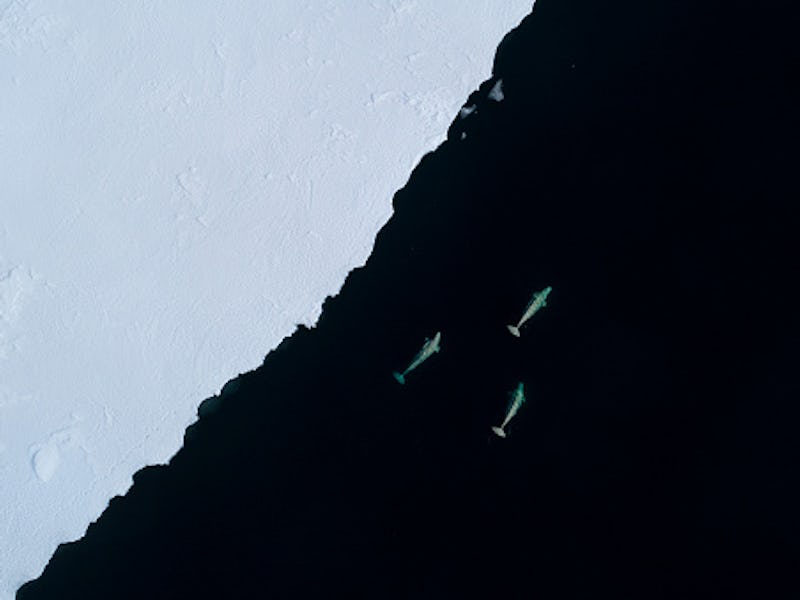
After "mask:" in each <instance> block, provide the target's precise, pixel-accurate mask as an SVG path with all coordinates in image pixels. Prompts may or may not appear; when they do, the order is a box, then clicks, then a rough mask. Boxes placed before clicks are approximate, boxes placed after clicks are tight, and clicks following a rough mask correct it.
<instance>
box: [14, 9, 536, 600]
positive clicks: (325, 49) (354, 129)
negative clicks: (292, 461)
mask: <svg viewBox="0 0 800 600" xmlns="http://www.w3.org/2000/svg"><path fill="white" fill-rule="evenodd" d="M531 5H532V2H531V1H530V0H506V1H504V2H494V1H491V0H473V1H472V2H471V3H470V8H469V10H464V9H463V6H462V5H461V3H457V2H455V1H452V0H447V1H444V0H436V1H433V0H424V1H423V0H419V1H414V0H407V1H401V0H373V1H372V2H370V3H352V4H347V3H332V2H324V1H320V2H316V3H297V2H293V1H288V0H282V1H276V2H270V3H263V2H256V1H254V0H250V1H247V0H238V1H233V2H227V3H218V2H211V1H210V0H198V1H196V2H192V3H191V6H189V5H188V4H184V5H182V6H179V5H175V4H164V3H152V2H146V1H144V0H132V1H130V2H126V3H102V2H100V3H98V2H80V1H79V2H69V3H67V2H60V1H58V0H48V1H44V2H35V1H29V0H6V1H5V2H0V98H2V101H0V182H2V184H1V185H0V530H1V531H2V534H0V600H7V599H8V598H11V597H12V595H13V593H14V590H15V589H16V588H17V587H18V586H19V585H21V584H22V583H23V582H24V581H26V580H28V579H31V578H33V577H36V576H37V575H38V574H39V573H40V572H41V570H42V569H43V567H44V565H45V564H46V562H47V560H48V559H49V557H50V555H51V554H52V552H53V551H54V550H55V548H56V546H57V544H58V543H60V542H64V541H69V540H74V539H77V538H79V537H80V536H81V535H82V534H83V533H84V531H85V529H86V527H87V525H88V524H89V523H90V522H91V521H92V520H93V519H95V518H97V516H98V515H99V514H100V513H101V511H102V510H103V509H104V507H105V506H106V504H107V503H108V500H109V499H110V498H111V497H112V496H114V495H116V494H121V493H124V492H125V491H126V490H127V489H128V487H129V486H130V484H131V476H132V474H133V473H134V472H135V471H136V470H138V469H139V468H141V467H142V466H144V465H146V464H155V463H162V462H166V461H167V460H168V459H169V458H170V457H171V456H172V455H173V454H174V453H175V452H176V451H177V450H178V448H179V447H180V445H181V443H182V437H183V433H184V429H185V428H186V426H187V425H189V424H190V423H191V422H192V421H193V420H194V419H195V413H196V409H197V406H198V404H199V403H200V402H201V401H202V400H203V399H205V398H206V397H208V396H210V395H213V394H215V393H216V392H217V391H218V390H219V389H220V387H221V386H222V385H223V384H224V383H225V381H227V380H228V379H230V378H232V377H234V376H236V375H237V374H239V373H240V372H244V371H248V370H250V369H252V368H254V367H256V366H258V364H260V363H261V361H262V360H263V358H264V355H265V353H267V352H268V351H269V350H270V349H271V348H274V347H275V346H276V345H277V344H278V343H279V342H280V340H281V339H282V338H283V337H284V336H286V335H288V334H290V333H291V332H292V330H293V329H294V327H295V325H296V324H297V323H305V324H313V323H314V322H315V320H316V319H317V317H318V315H319V311H320V307H321V303H322V301H323V299H324V298H325V296H326V295H328V294H333V293H336V292H337V290H338V289H339V287H340V286H341V284H342V283H343V281H344V278H345V276H346V274H347V273H348V272H349V271H350V270H351V269H352V268H354V267H355V266H358V265H360V264H362V263H363V262H364V260H365V259H366V257H367V255H368V254H369V251H370V249H371V247H372V243H373V239H374V236H375V233H376V232H377V231H378V229H379V228H380V227H381V225H382V224H383V223H385V222H386V220H387V219H388V217H389V215H390V211H391V197H392V194H393V192H394V191H395V190H396V189H398V188H399V187H401V186H402V185H403V183H404V182H405V180H406V178H407V177H408V175H409V173H410V172H411V169H412V168H413V166H414V165H415V164H416V162H417V161H418V159H419V158H420V157H421V155H422V154H424V153H425V152H426V151H429V150H431V149H433V148H434V147H435V146H436V145H437V143H439V142H440V141H441V140H443V139H444V135H445V132H446V130H447V127H448V125H449V123H450V121H451V120H452V118H453V116H455V115H456V114H457V113H458V110H459V107H460V105H461V103H462V102H463V101H464V99H465V98H466V97H467V96H468V94H469V93H470V91H472V90H473V89H475V88H476V87H477V86H478V85H479V84H480V82H481V80H483V79H485V78H486V77H488V76H489V75H490V71H491V63H492V58H493V55H494V50H495V48H496V46H497V44H498V43H499V42H500V40H501V39H502V37H503V35H504V34H505V33H506V32H507V31H508V30H510V29H511V28H512V27H514V26H515V25H516V24H517V23H518V22H519V21H520V20H521V18H522V17H523V16H524V15H525V14H526V13H527V12H529V11H530V8H531Z"/></svg>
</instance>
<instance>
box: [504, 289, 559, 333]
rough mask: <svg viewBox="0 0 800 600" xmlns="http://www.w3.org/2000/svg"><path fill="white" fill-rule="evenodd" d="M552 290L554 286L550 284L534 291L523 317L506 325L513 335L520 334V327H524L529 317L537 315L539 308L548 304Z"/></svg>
mask: <svg viewBox="0 0 800 600" xmlns="http://www.w3.org/2000/svg"><path fill="white" fill-rule="evenodd" d="M552 291H553V288H552V287H551V286H549V285H548V286H547V287H546V288H544V289H543V290H542V291H540V292H534V294H533V297H532V298H531V300H530V302H528V306H526V307H525V312H524V313H522V318H520V320H519V323H517V324H516V325H506V327H508V330H509V331H510V332H511V335H514V336H516V337H519V336H520V333H519V329H520V327H522V326H523V325H524V324H525V322H526V321H527V320H528V319H530V318H531V317H532V316H533V315H535V314H536V313H537V312H538V311H539V309H542V308H544V307H545V306H547V296H548V294H549V293H550V292H552Z"/></svg>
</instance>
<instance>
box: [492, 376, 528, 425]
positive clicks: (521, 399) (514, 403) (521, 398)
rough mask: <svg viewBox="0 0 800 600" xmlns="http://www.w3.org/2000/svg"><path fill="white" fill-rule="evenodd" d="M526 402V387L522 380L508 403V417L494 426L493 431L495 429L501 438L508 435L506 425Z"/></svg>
mask: <svg viewBox="0 0 800 600" xmlns="http://www.w3.org/2000/svg"><path fill="white" fill-rule="evenodd" d="M524 403H525V389H524V386H523V385H522V382H520V383H519V384H518V385H517V387H516V388H515V389H514V391H513V392H511V402H509V404H508V412H506V418H505V419H503V423H502V424H500V425H497V426H495V427H492V431H494V432H495V433H496V434H497V435H499V436H500V437H501V438H504V437H506V431H505V426H506V425H508V422H509V421H510V420H511V419H513V418H514V415H515V414H517V413H518V412H519V409H520V407H521V406H522V405H523V404H524Z"/></svg>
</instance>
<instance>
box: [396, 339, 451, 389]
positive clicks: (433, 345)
mask: <svg viewBox="0 0 800 600" xmlns="http://www.w3.org/2000/svg"><path fill="white" fill-rule="evenodd" d="M441 341H442V332H441V331H437V332H436V335H434V336H433V339H428V338H425V343H424V344H422V349H421V350H420V351H419V352H417V354H416V356H415V357H414V358H413V360H412V361H411V364H409V365H408V366H407V367H406V370H405V371H403V372H402V373H399V372H397V371H395V372H394V373H392V375H393V376H394V378H395V379H396V380H397V382H398V383H400V384H403V383H405V382H406V375H408V374H409V373H410V372H411V371H413V370H414V369H416V368H417V367H418V366H420V365H421V364H422V363H424V362H425V361H426V360H428V359H429V358H430V357H431V356H433V353H434V352H439V350H441V346H440V345H439V342H441Z"/></svg>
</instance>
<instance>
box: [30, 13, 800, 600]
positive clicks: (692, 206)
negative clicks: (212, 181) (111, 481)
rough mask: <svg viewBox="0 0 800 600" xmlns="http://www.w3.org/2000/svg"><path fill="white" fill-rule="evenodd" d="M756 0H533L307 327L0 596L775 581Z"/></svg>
mask: <svg viewBox="0 0 800 600" xmlns="http://www.w3.org/2000/svg"><path fill="white" fill-rule="evenodd" d="M644 5H646V6H644ZM722 6H724V7H725V9H724V10H722V8H721V7H722ZM775 7H777V3H776V4H775ZM773 8H774V7H773V6H772V5H771V4H770V3H766V4H764V5H759V7H744V6H739V5H738V4H737V3H736V2H727V3H725V4H724V5H722V4H720V5H719V6H714V5H713V3H686V4H682V3H676V2H670V3H666V2H664V3H662V2H651V3H642V2H619V3H616V4H614V5H613V6H608V5H606V4H605V3H594V2H582V1H578V0H538V1H537V4H536V9H535V11H534V13H533V16H532V17H529V18H528V19H526V21H525V22H524V23H523V24H522V25H521V27H520V28H518V29H517V30H515V31H514V32H512V33H510V34H509V35H508V36H507V38H506V39H505V40H504V41H503V43H502V45H501V46H500V48H499V50H498V53H497V57H496V64H495V78H493V79H492V80H491V81H488V82H486V83H485V84H484V85H483V86H481V89H480V90H478V91H476V92H475V93H474V94H473V96H472V97H471V98H470V99H469V100H468V101H467V102H466V103H465V104H472V103H475V104H476V105H477V111H476V112H474V113H473V114H472V115H470V116H469V117H467V118H464V119H460V118H457V119H456V120H455V122H454V123H453V125H452V126H451V128H450V132H449V139H448V141H447V142H446V143H445V144H444V145H443V146H442V147H441V148H439V149H438V150H437V151H436V152H435V153H432V154H430V155H428V156H427V157H425V159H424V160H423V161H422V163H421V164H420V165H419V166H418V167H417V169H416V170H415V171H414V173H413V174H412V176H411V178H410V180H409V182H408V184H407V185H406V187H405V188H403V189H402V190H401V191H399V192H398V193H397V195H396V196H395V198H394V205H395V214H394V216H393V217H392V219H391V221H390V223H389V224H388V225H387V226H386V227H385V228H384V229H383V230H382V231H381V232H380V234H379V236H378V239H377V242H376V246H375V250H374V252H373V254H372V256H371V257H370V259H369V261H368V263H367V265H366V267H365V268H363V269H359V270H357V271H355V272H353V273H352V274H351V275H350V277H349V278H348V281H347V284H346V285H345V287H344V289H343V290H342V293H341V294H340V295H339V296H337V297H336V298H334V299H330V300H328V301H327V303H326V305H325V309H324V312H323V315H322V318H321V320H320V322H319V324H318V326H317V327H316V328H314V329H313V330H306V329H300V330H298V331H297V333H295V335H294V336H292V337H291V338H290V339H288V340H286V341H284V342H283V343H282V344H281V346H280V347H279V348H278V349H277V350H275V351H274V352H272V353H271V354H270V355H269V356H268V357H267V359H266V361H265V363H264V365H263V366H262V367H261V368H259V369H258V370H257V371H255V372H252V373H249V374H246V375H243V376H241V377H240V378H238V379H237V380H235V381H233V382H231V383H229V384H228V386H226V389H225V391H224V393H223V394H222V397H220V398H214V399H211V400H208V401H206V402H205V403H204V404H203V406H202V407H201V410H200V413H201V419H200V421H199V422H198V423H197V424H196V425H194V426H193V427H191V428H190V430H189V431H187V434H186V443H185V446H184V448H183V449H182V450H181V451H180V452H179V454H178V455H177V456H176V457H175V458H174V459H173V460H172V461H171V463H170V465H169V466H168V467H155V468H147V469H144V470H143V471H141V472H139V473H138V474H137V475H136V476H135V478H134V481H135V485H134V487H133V488H132V489H131V491H130V492H129V493H128V494H127V495H126V496H125V497H124V498H116V499H114V500H112V502H111V503H110V505H109V508H108V509H107V510H106V512H105V513H104V514H103V516H102V517H101V518H100V520H99V521H98V522H97V523H96V524H94V525H92V526H91V527H90V529H89V532H88V534H87V536H86V537H85V538H84V539H83V540H82V541H80V542H78V543H73V544H66V545H63V546H61V547H60V548H59V550H58V552H57V553H56V555H55V557H54V558H53V560H52V561H51V563H50V565H49V566H48V568H47V569H46V571H45V573H44V575H43V576H42V577H41V578H40V579H39V580H37V581H35V582H32V583H30V584H28V585H27V586H26V587H24V588H23V590H21V592H20V593H19V595H18V597H19V598H23V599H25V600H28V599H44V598H48V599H49V598H53V599H56V598H57V599H69V598H76V599H77V598H80V599H94V598H153V599H160V598H164V599H166V598H437V599H440V598H471V597H475V598H589V597H591V598H603V597H614V598H648V599H650V598H653V599H655V598H688V597H698V598H699V597H702V598H739V597H741V598H778V597H798V596H797V595H796V593H797V591H798V583H797V580H796V572H797V567H798V556H799V554H798V551H800V520H799V519H798V516H797V515H798V511H797V506H798V501H800V494H798V486H797V483H796V481H797V476H798V468H797V465H798V458H800V456H799V455H800V452H798V443H797V434H796V430H797V423H798V417H800V409H798V400H799V399H800V393H798V392H800V386H799V385H798V381H797V376H796V374H797V371H798V367H797V365H798V360H797V359H798V354H799V353H798V349H797V343H796V342H797V339H798V334H800V319H799V318H798V315H797V311H796V310H795V296H794V294H793V292H792V290H793V288H794V285H793V280H794V279H796V277H797V256H798V253H797V243H796V239H797V238H796V236H797V229H796V224H797V221H796V220H795V218H794V213H793V210H792V205H793V204H794V203H795V202H796V200H797V197H798V195H797V190H796V188H797V185H796V182H795V177H796V176H795V174H794V173H793V170H795V169H796V158H797V154H796V144H797V139H798V138H797V129H796V127H795V126H796V121H797V116H796V106H797V105H796V103H795V99H794V98H792V97H791V95H790V92H789V86H788V82H789V76H790V74H791V73H792V72H793V71H792V69H793V68H794V65H796V64H797V63H796V58H797V53H796V51H795V48H794V46H795V45H796V41H795V40H794V34H793V33H792V31H793V30H792V24H791V23H790V22H789V19H788V17H787V15H785V14H784V13H780V12H778V11H776V10H773ZM748 11H749V12H748ZM756 11H757V12H756ZM497 78H502V79H503V89H504V92H505V100H504V101H503V102H501V103H497V102H494V101H492V100H490V99H487V97H486V95H487V92H488V91H489V89H491V87H492V86H493V84H494V83H495V81H496V79H497ZM462 133H466V137H463V136H462ZM462 137H463V139H462ZM548 285H550V286H552V287H553V291H552V293H551V295H550V298H549V299H548V306H547V307H546V308H544V309H543V310H542V311H541V312H540V313H538V314H537V315H536V316H535V317H534V318H533V319H532V320H531V321H530V322H529V323H528V325H527V326H526V327H525V329H524V331H523V335H522V337H521V338H520V339H516V338H514V337H512V336H511V335H510V334H509V333H508V331H507V329H506V327H505V326H506V324H508V323H513V322H515V321H516V320H517V319H518V318H519V316H520V314H521V311H522V309H523V308H524V307H525V304H526V302H527V301H528V299H529V297H530V295H531V293H532V292H534V291H536V290H539V289H542V288H544V287H545V286H548ZM436 331H441V332H442V342H441V345H442V351H441V352H440V353H439V354H437V355H435V356H433V357H432V358H431V359H430V360H429V361H427V362H426V363H425V364H423V365H422V366H421V367H420V368H418V369H417V370H415V371H414V372H412V373H411V374H410V375H409V376H408V381H407V384H406V385H405V386H401V385H399V384H398V383H397V382H396V381H395V380H394V379H393V378H392V376H391V373H392V371H394V370H397V369H402V368H403V367H405V365H406V364H407V363H408V361H409V360H410V358H411V357H412V356H413V354H414V353H415V352H416V351H417V350H418V349H419V347H420V345H421V344H422V341H423V339H424V338H425V337H430V336H432V335H433V334H434V332H436ZM520 381H521V382H524V384H525V388H526V392H527V397H528V401H527V403H526V404H525V405H524V406H523V407H522V409H521V411H520V412H519V414H518V415H517V416H516V417H515V419H514V420H513V421H512V423H511V425H510V426H509V427H508V432H509V435H508V438H507V439H504V440H501V439H500V438H498V437H496V436H495V435H494V434H493V433H492V432H491V431H490V426H491V425H495V424H497V423H498V422H499V421H501V420H502V417H503V414H504V411H505V409H506V405H507V402H508V394H509V392H510V391H511V390H512V389H513V388H514V386H515V385H516V384H517V383H518V382H520Z"/></svg>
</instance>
